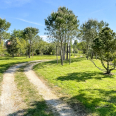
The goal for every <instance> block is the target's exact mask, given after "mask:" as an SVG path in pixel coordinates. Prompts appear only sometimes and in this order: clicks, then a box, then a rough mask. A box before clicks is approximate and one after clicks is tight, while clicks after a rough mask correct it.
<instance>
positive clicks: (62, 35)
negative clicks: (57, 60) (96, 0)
mask: <svg viewBox="0 0 116 116" xmlns="http://www.w3.org/2000/svg"><path fill="white" fill-rule="evenodd" d="M78 22H79V21H78V20H77V16H75V15H74V13H73V12H72V11H71V10H68V8H66V7H59V8H58V11H57V12H53V13H51V15H50V16H48V17H47V19H45V25H46V29H45V30H46V31H47V33H46V34H47V35H49V38H50V39H53V40H54V41H56V42H59V43H60V49H61V51H60V54H61V65H63V54H64V53H65V52H63V45H65V44H66V43H67V42H68V43H69V41H70V40H71V38H70V37H72V36H73V35H75V34H76V32H77V29H78V26H79V25H78Z"/></svg>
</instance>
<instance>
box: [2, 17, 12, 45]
mask: <svg viewBox="0 0 116 116" xmlns="http://www.w3.org/2000/svg"><path fill="white" fill-rule="evenodd" d="M10 25H11V24H10V23H9V22H7V21H6V20H5V19H1V18H0V43H1V40H2V39H4V38H7V36H9V34H7V33H6V31H7V30H8V29H9V27H10Z"/></svg>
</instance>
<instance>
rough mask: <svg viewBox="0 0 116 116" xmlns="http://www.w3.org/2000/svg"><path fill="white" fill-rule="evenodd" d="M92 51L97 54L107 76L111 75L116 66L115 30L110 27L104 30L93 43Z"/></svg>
mask: <svg viewBox="0 0 116 116" xmlns="http://www.w3.org/2000/svg"><path fill="white" fill-rule="evenodd" d="M92 50H93V51H94V52H95V53H97V55H98V57H99V59H100V61H101V64H102V66H103V67H104V69H105V70H106V74H110V73H111V71H112V70H114V69H115V65H116V64H115V59H116V36H115V33H114V32H113V30H111V29H110V28H109V27H105V28H103V29H102V31H101V32H100V33H99V37H97V38H96V39H95V40H94V41H93V45H92ZM94 64H95V63H94ZM99 69H100V68H99Z"/></svg>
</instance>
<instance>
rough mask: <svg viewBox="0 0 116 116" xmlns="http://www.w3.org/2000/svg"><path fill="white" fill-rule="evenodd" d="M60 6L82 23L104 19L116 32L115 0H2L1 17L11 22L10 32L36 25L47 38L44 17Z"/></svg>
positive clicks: (0, 2) (40, 33)
mask: <svg viewBox="0 0 116 116" xmlns="http://www.w3.org/2000/svg"><path fill="white" fill-rule="evenodd" d="M60 6H65V7H67V8H69V9H70V10H72V11H73V12H74V14H75V15H76V16H78V20H79V21H80V25H81V24H82V23H84V22H85V21H87V20H88V19H96V20H98V21H101V20H103V21H105V22H107V23H109V27H110V28H111V29H112V30H114V31H115V32H116V23H115V22H116V1H115V0H0V18H2V19H4V18H5V19H6V20H7V21H8V22H10V23H11V27H10V29H9V31H10V32H11V31H12V30H14V29H21V30H23V29H24V28H26V27H36V28H39V31H40V32H39V35H40V36H42V37H43V38H44V39H45V37H46V36H45V35H44V33H45V30H44V28H45V22H44V19H45V18H47V17H48V16H49V15H50V14H51V13H52V12H53V11H57V9H58V7H60Z"/></svg>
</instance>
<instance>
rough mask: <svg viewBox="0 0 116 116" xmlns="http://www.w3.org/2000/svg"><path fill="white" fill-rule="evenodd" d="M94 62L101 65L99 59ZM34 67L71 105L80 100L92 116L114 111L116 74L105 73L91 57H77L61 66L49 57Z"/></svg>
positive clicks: (108, 113) (115, 104)
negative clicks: (45, 61)
mask: <svg viewBox="0 0 116 116" xmlns="http://www.w3.org/2000/svg"><path fill="white" fill-rule="evenodd" d="M95 62H96V64H97V65H98V66H99V67H102V66H101V63H100V61H99V60H95ZM34 70H35V71H36V73H37V74H38V75H39V76H41V77H42V78H44V79H45V80H46V81H47V84H48V85H49V86H50V87H52V89H53V90H54V91H56V92H57V94H58V95H59V96H60V97H63V96H64V97H65V98H62V99H64V100H66V101H67V102H69V103H70V104H73V106H74V104H75V105H76V104H78V103H80V104H83V107H85V109H86V111H85V112H86V113H88V114H91V115H95V116H96V115H98V116H115V115H116V75H105V74H104V73H103V72H101V71H100V70H98V69H97V68H96V67H95V66H94V65H93V64H92V62H91V61H90V60H86V59H85V58H76V59H72V63H71V64H70V65H69V63H68V62H65V63H64V66H61V65H60V63H59V64H58V65H57V63H56V61H50V62H47V63H40V64H38V65H36V66H35V67H34ZM113 73H114V74H115V72H113ZM80 110H82V108H81V109H80Z"/></svg>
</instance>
